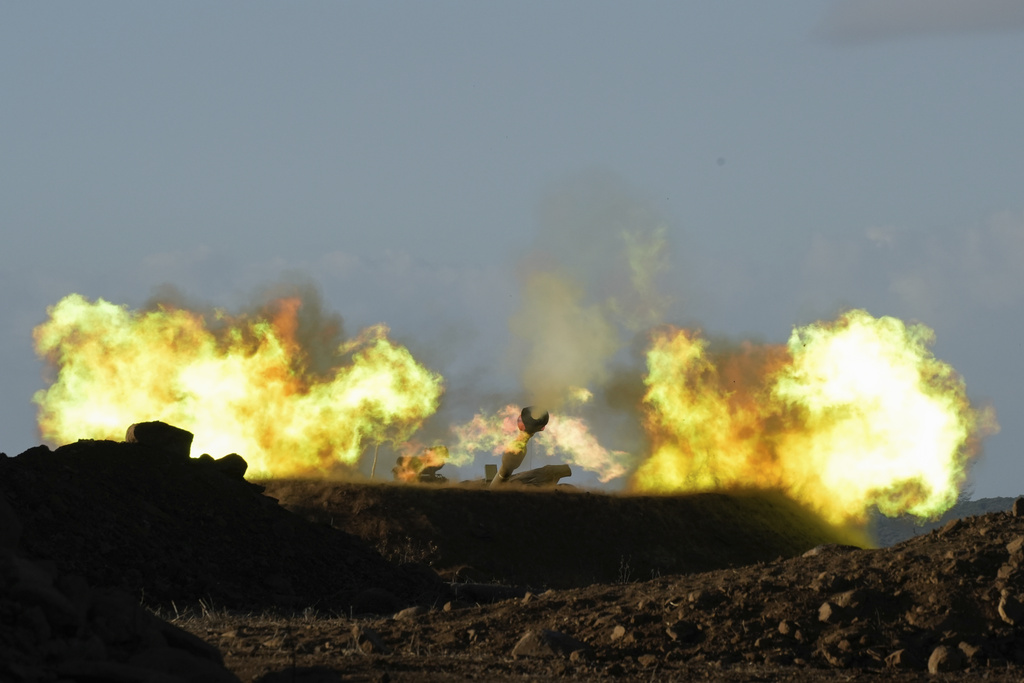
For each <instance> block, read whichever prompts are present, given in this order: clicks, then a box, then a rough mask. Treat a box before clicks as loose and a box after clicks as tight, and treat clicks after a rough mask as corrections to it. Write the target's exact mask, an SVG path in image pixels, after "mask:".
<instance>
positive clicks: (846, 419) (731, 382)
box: [632, 310, 998, 523]
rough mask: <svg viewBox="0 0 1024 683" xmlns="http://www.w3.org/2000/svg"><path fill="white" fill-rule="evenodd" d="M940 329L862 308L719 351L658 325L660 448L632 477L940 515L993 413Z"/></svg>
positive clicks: (851, 516)
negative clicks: (974, 397)
mask: <svg viewBox="0 0 1024 683" xmlns="http://www.w3.org/2000/svg"><path fill="white" fill-rule="evenodd" d="M932 341H933V333H932V332H931V330H929V329H928V328H927V327H925V326H923V325H911V326H907V325H905V324H904V323H902V322H901V321H899V320H897V319H895V318H891V317H883V318H874V317H872V316H871V315H869V314H868V313H866V312H865V311H860V310H854V311H850V312H848V313H846V314H844V315H843V316H841V317H840V318H839V319H838V320H837V321H835V322H833V323H817V324H813V325H809V326H806V327H803V328H798V329H795V330H794V332H793V334H792V336H791V337H790V339H789V343H788V345H787V347H785V348H784V347H781V346H775V347H773V346H761V347H757V346H753V345H749V344H748V345H744V346H742V347H740V348H738V349H734V350H731V351H729V352H726V353H723V354H719V355H718V356H717V357H716V356H715V355H714V354H712V353H710V352H709V350H708V344H707V342H706V341H704V340H703V339H701V338H699V337H698V336H697V335H695V334H692V333H689V332H686V331H685V330H678V329H665V330H660V331H658V332H656V333H655V335H654V337H653V340H652V346H651V349H650V351H649V352H648V355H647V363H648V370H649V374H648V376H647V378H646V380H645V382H646V385H647V392H646V394H645V397H644V403H645V406H646V408H647V414H646V427H647V430H648V433H649V435H650V438H651V443H652V449H653V450H652V454H651V456H650V458H649V459H648V460H646V461H645V462H644V463H643V464H642V465H641V466H640V467H639V468H638V469H637V471H636V473H635V476H634V478H633V482H632V485H633V487H634V488H635V489H637V490H641V491H691V490H710V489H718V488H727V487H732V486H759V487H764V488H779V489H782V490H784V491H786V492H788V493H789V494H790V495H791V496H793V497H794V498H796V499H797V500H800V501H803V502H805V503H807V504H809V505H810V506H812V507H814V508H815V509H817V510H818V511H819V512H820V513H821V514H822V515H823V517H825V518H826V519H828V520H829V521H832V522H835V523H841V522H849V521H860V520H862V519H863V518H864V516H865V515H866V513H867V510H868V508H869V507H870V506H871V505H877V506H878V507H879V509H880V510H881V511H882V512H884V513H886V514H890V515H895V514H899V513H900V512H908V513H910V514H913V515H917V516H920V517H932V516H936V515H938V514H941V512H943V511H944V510H946V509H948V508H949V507H950V506H951V505H952V504H953V503H954V502H955V500H956V496H957V492H958V490H959V487H960V486H961V485H962V483H963V481H964V479H965V477H966V473H967V465H968V463H969V461H970V459H971V458H973V457H974V456H976V455H977V453H978V445H979V442H980V439H981V438H982V437H983V436H986V435H987V434H991V433H993V432H994V431H996V430H997V429H998V425H997V424H996V422H995V415H994V413H993V412H992V411H991V410H988V409H975V408H972V407H971V405H970V402H969V400H968V399H967V396H966V390H965V387H964V384H963V382H962V380H961V379H960V378H959V376H958V375H957V374H956V373H955V372H954V371H953V369H952V368H951V367H950V366H949V365H947V364H945V363H943V362H941V361H939V360H937V359H936V358H935V357H934V355H932V353H931V352H930V350H929V349H928V346H929V345H930V344H931V343H932Z"/></svg>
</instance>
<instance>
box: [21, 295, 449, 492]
mask: <svg viewBox="0 0 1024 683" xmlns="http://www.w3.org/2000/svg"><path fill="white" fill-rule="evenodd" d="M300 307H301V301H300V300H298V299H282V300H279V301H278V302H276V304H275V306H274V307H273V308H274V310H273V311H272V313H271V314H268V315H261V316H253V317H245V318H241V319H237V320H235V319H231V318H230V317H229V316H227V315H226V314H224V313H218V314H217V316H216V317H217V320H215V321H214V323H215V324H214V325H213V326H208V325H207V322H206V320H205V319H204V318H203V317H202V316H201V315H198V314H195V313H192V312H189V311H186V310H181V309H170V308H158V309H157V310H153V311H146V312H136V311H130V310H128V309H127V308H126V307H124V306H117V305H114V304H111V303H109V302H106V301H104V300H102V299H98V300H97V301H95V302H94V303H90V302H89V301H88V300H86V299H85V298H84V297H82V296H80V295H78V294H72V295H70V296H67V297H65V298H64V299H62V300H61V301H60V302H59V303H58V304H57V305H55V306H53V307H51V308H50V309H48V313H49V316H50V319H49V320H48V321H47V322H45V323H43V324H42V325H40V326H38V327H37V328H36V329H35V331H34V337H35V342H36V350H37V352H38V353H39V354H40V355H41V356H44V357H46V358H47V359H48V360H49V361H50V362H51V363H52V364H53V365H54V366H55V367H56V369H57V375H56V380H55V381H54V383H53V384H52V385H51V386H50V387H49V388H48V389H46V390H42V391H39V392H37V393H36V395H35V397H34V398H33V400H34V401H35V402H36V403H37V404H39V427H40V431H41V433H42V436H43V438H44V439H45V440H47V441H51V442H55V443H61V442H67V441H70V440H75V439H79V438H94V439H118V440H120V439H121V438H123V436H124V433H125V429H126V428H127V426H128V425H129V424H131V423H133V422H140V421H145V420H162V421H164V422H168V423H170V424H174V425H176V426H179V427H182V428H183V429H187V430H189V431H191V432H193V433H194V434H195V441H194V443H193V453H195V454H199V453H203V452H207V453H210V454H212V455H223V454H226V453H230V452H239V453H241V454H242V455H243V456H244V457H245V458H246V460H247V461H248V463H249V466H250V468H249V471H250V473H252V474H253V475H255V476H267V475H274V476H287V475H298V474H314V473H328V472H330V471H332V470H334V469H336V468H337V466H338V465H339V464H342V465H350V466H351V465H355V464H356V463H357V462H358V461H359V458H360V456H361V455H362V453H363V450H364V447H365V445H366V444H368V443H374V442H381V441H390V442H399V441H403V440H405V439H407V438H408V437H409V435H411V434H412V432H413V431H415V430H416V429H417V428H418V427H419V426H420V424H421V423H422V422H423V420H424V419H426V418H427V417H429V416H430V415H432V414H433V413H434V412H436V410H437V405H438V401H439V399H440V396H441V393H442V379H441V377H440V375H438V374H436V373H434V372H431V371H429V370H427V369H426V368H424V367H423V366H421V365H420V364H418V363H417V362H416V361H415V359H414V358H413V357H412V354H410V353H409V351H408V350H407V349H405V348H404V347H402V346H399V345H397V344H395V343H393V342H391V341H390V340H389V339H388V337H387V333H388V330H387V328H386V327H384V326H383V325H378V326H374V327H371V328H369V329H367V330H364V331H363V333H362V334H360V335H359V336H358V337H357V338H356V339H353V340H352V341H350V342H348V343H346V344H344V345H343V346H342V347H340V348H339V349H338V350H337V360H338V362H339V364H338V365H336V367H334V368H333V369H332V370H331V371H330V372H329V373H326V374H325V375H324V376H314V375H313V374H312V373H311V372H310V371H309V369H308V366H309V359H308V358H307V356H306V354H305V353H304V352H303V350H302V348H300V345H299V344H298V343H297V342H296V341H295V338H294V332H295V329H296V326H297V325H296V317H295V316H296V312H297V311H298V309H299V308H300ZM212 327H214V328H216V329H211V328H212ZM343 356H345V357H347V358H346V362H345V363H344V364H342V363H341V361H342V360H343V358H342V357H343Z"/></svg>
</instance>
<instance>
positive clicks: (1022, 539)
mask: <svg viewBox="0 0 1024 683" xmlns="http://www.w3.org/2000/svg"><path fill="white" fill-rule="evenodd" d="M1021 548H1024V536H1018V537H1017V538H1015V539H1013V540H1012V541H1010V542H1009V543H1007V544H1006V552H1008V553H1010V554H1011V555H1016V554H1017V553H1019V552H1020V551H1021Z"/></svg>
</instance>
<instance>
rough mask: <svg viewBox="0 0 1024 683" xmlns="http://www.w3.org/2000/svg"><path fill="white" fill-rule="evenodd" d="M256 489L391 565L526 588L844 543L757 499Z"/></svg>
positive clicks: (280, 484) (691, 568)
mask: <svg viewBox="0 0 1024 683" xmlns="http://www.w3.org/2000/svg"><path fill="white" fill-rule="evenodd" d="M262 483H263V484H264V485H265V486H266V492H267V494H268V495H271V496H273V497H274V498H277V499H279V500H280V502H281V504H282V505H284V506H285V507H287V508H288V509H290V510H292V511H294V512H295V513H297V514H300V515H302V516H304V517H305V518H307V519H309V520H311V521H315V522H320V523H325V524H330V525H332V526H334V527H335V528H338V529H343V530H345V531H347V532H349V533H352V534H355V535H357V536H359V537H360V538H362V539H364V540H365V541H367V542H369V543H371V544H372V545H374V546H375V547H376V548H377V549H378V550H380V551H381V553H382V554H383V555H384V556H385V557H388V558H389V559H392V560H394V561H418V562H424V563H426V564H429V565H430V566H431V567H432V568H433V569H434V570H435V571H437V572H438V574H439V575H441V576H442V577H444V578H446V579H448V580H450V581H460V582H465V581H471V582H486V583H495V582H497V583H504V584H510V585H517V586H523V587H527V588H530V589H532V590H543V589H546V588H569V587H575V586H586V585H589V584H592V583H614V582H625V581H635V580H638V579H649V578H653V577H656V576H661V575H665V574H684V573H693V572H700V571H708V570H711V569H720V568H723V567H734V566H741V565H747V564H752V563H755V562H764V561H769V560H774V559H776V558H779V557H793V556H795V555H799V554H800V553H802V552H804V551H805V550H807V549H809V548H812V547H814V546H816V545H820V544H822V543H836V542H845V541H850V540H854V539H852V537H851V536H850V535H849V534H847V533H846V532H843V531H842V530H838V529H834V528H830V527H828V526H826V525H825V524H823V523H822V522H821V521H820V520H819V519H818V518H817V517H815V516H814V515H812V514H811V513H809V512H808V511H806V510H804V509H802V508H800V507H799V506H798V505H797V504H795V503H793V502H792V501H790V500H789V499H787V498H785V497H783V496H781V495H779V494H775V493H771V492H764V491H743V492H735V493H732V494H729V495H724V494H712V493H707V494H697V495H690V496H612V495H603V494H599V493H590V492H585V491H579V490H577V489H575V488H572V487H558V488H555V489H531V488H528V487H523V488H515V489H511V488H509V489H504V490H502V491H493V490H489V489H484V488H472V487H464V486H436V485H435V486H429V485H391V484H377V485H373V484H348V483H337V482H324V481H297V480H274V481H266V482H262ZM855 540H857V541H859V542H861V543H862V544H863V543H865V541H864V539H863V537H858V538H857V539H855Z"/></svg>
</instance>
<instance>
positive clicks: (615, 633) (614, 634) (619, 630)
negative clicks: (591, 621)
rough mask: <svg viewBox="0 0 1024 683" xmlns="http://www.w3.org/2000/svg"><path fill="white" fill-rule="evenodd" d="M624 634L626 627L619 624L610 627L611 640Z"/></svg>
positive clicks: (618, 638) (621, 637) (622, 636)
mask: <svg viewBox="0 0 1024 683" xmlns="http://www.w3.org/2000/svg"><path fill="white" fill-rule="evenodd" d="M625 636H626V627H625V626H622V625H619V626H616V627H615V628H613V629H612V640H613V641H615V640H622V639H623V638H624V637H625Z"/></svg>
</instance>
